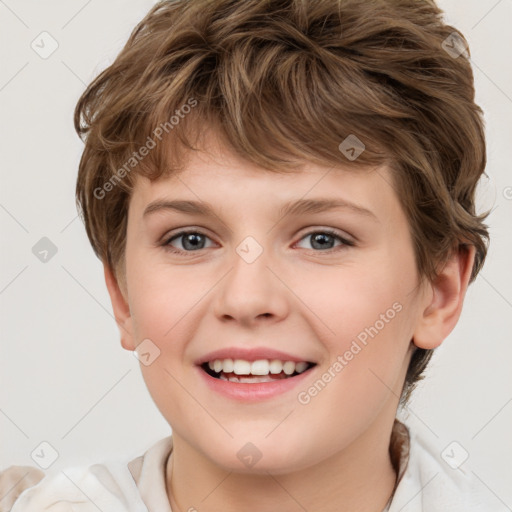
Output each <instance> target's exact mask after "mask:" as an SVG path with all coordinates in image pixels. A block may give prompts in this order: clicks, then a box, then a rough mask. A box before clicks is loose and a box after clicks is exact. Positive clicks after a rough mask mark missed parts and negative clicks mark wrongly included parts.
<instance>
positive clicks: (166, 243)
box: [162, 229, 356, 254]
mask: <svg viewBox="0 0 512 512" xmlns="http://www.w3.org/2000/svg"><path fill="white" fill-rule="evenodd" d="M190 234H195V235H202V236H204V237H206V238H210V237H209V236H208V235H207V234H206V233H203V232H202V231H199V230H197V229H191V230H184V231H180V232H179V233H176V234H174V235H172V236H171V237H170V238H167V239H166V241H164V242H163V243H162V246H163V247H164V249H165V250H166V251H169V252H171V253H175V254H193V253H195V252H199V251H201V250H202V249H197V250H196V251H183V250H181V249H176V248H175V247H173V246H172V245H170V243H171V242H172V241H173V240H176V239H178V238H180V237H182V236H185V235H190ZM315 234H326V235H329V236H332V237H333V238H336V239H338V240H339V241H340V242H342V245H341V246H338V247H337V248H336V247H333V248H331V249H326V250H324V251H320V250H315V249H306V250H309V251H313V252H315V253H329V254H331V253H332V252H336V251H337V250H343V249H345V248H346V247H354V246H355V245H356V244H355V243H354V242H353V241H351V240H347V239H346V238H344V237H343V236H341V235H340V234H339V233H338V232H336V231H334V230H332V229H319V230H315V231H310V232H308V233H306V234H305V235H304V236H303V237H301V238H300V240H299V242H300V241H301V240H303V239H304V238H307V237H308V236H311V235H315Z"/></svg>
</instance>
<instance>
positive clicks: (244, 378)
mask: <svg viewBox="0 0 512 512" xmlns="http://www.w3.org/2000/svg"><path fill="white" fill-rule="evenodd" d="M288 377H292V375H285V374H283V373H280V374H277V375H272V374H271V375H256V376H248V375H233V374H230V376H229V377H227V376H226V374H225V373H221V374H220V375H219V376H218V378H219V379H220V380H225V381H228V382H240V383H245V384H257V383H259V382H274V381H275V380H282V379H286V378H288Z"/></svg>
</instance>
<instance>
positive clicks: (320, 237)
mask: <svg viewBox="0 0 512 512" xmlns="http://www.w3.org/2000/svg"><path fill="white" fill-rule="evenodd" d="M312 236H313V242H312V245H313V247H314V246H315V243H319V244H320V249H322V248H325V246H326V245H329V239H332V237H331V235H327V234H325V233H317V234H315V235H312ZM326 239H327V241H326Z"/></svg>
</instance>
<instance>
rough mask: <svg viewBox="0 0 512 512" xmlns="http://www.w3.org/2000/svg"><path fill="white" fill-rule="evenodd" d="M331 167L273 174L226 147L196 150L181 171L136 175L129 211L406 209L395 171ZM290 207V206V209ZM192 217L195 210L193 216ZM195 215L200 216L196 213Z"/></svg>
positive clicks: (305, 166)
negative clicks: (193, 206) (181, 206)
mask: <svg viewBox="0 0 512 512" xmlns="http://www.w3.org/2000/svg"><path fill="white" fill-rule="evenodd" d="M342 159H343V155H341V154H340V165H336V166H327V165H318V164H313V163H309V162H300V165H299V166H298V167H297V169H294V170H285V171H278V172H276V171H270V170H268V169H264V168H262V167H259V166H258V165H256V164H254V163H252V162H249V161H247V160H244V159H242V158H241V157H239V156H238V155H235V154H234V153H232V152H230V151H229V150H227V149H225V148H224V147H222V146H216V147H215V149H214V150H212V149H211V148H210V149H207V150H200V151H193V152H190V153H189V154H188V155H187V163H186V166H185V167H184V169H183V170H181V171H180V172H178V173H174V174H169V175H162V176H161V177H160V178H158V179H157V180H154V181H150V180H149V179H147V178H145V177H142V176H140V175H137V176H136V178H135V181H134V189H133V192H132V196H131V200H130V212H132V213H133V214H134V215H135V214H136V215H137V217H141V216H143V215H144V213H145V212H146V213H147V210H148V209H151V208H152V207H154V205H155V203H158V202H160V203H162V202H165V201H173V200H182V201H189V202H192V201H193V202H198V203H203V204H204V205H206V208H205V210H209V209H211V208H215V209H216V210H217V209H218V210H223V209H228V210H229V209H230V208H231V207H232V208H233V211H235V212H238V213H242V211H250V212H251V213H254V214H257V213H259V212H261V213H263V212H264V211H265V210H269V209H270V210H272V211H273V212H274V213H275V211H276V210H283V208H285V207H290V205H291V203H292V202H297V201H299V200H300V201H302V203H304V202H305V201H309V202H310V210H311V211H313V210H314V209H315V207H317V206H318V204H317V205H316V206H315V204H313V203H314V202H315V200H319V199H321V200H323V201H338V202H345V203H346V204H350V205H351V206H350V207H349V208H351V207H352V206H353V207H355V208H352V211H353V212H354V211H355V210H356V209H357V208H359V210H360V211H359V213H362V210H363V209H364V210H368V211H370V212H372V213H373V214H374V215H375V216H376V217H382V216H388V217H389V216H390V215H398V214H400V211H399V210H401V207H400V202H399V200H398V196H397V194H396V191H395V189H394V185H393V179H392V176H391V173H390V170H389V169H388V168H387V167H386V166H381V167H375V168H354V167H351V168H348V167H347V166H346V164H345V165H344V164H343V160H342ZM288 209H289V208H288ZM191 213H192V212H191ZM194 213H197V212H196V211H194Z"/></svg>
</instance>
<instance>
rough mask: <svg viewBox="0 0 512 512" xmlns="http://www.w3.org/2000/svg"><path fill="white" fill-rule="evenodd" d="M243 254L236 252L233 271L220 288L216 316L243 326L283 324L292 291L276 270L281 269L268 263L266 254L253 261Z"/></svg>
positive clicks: (223, 280)
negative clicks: (288, 297) (280, 322)
mask: <svg viewBox="0 0 512 512" xmlns="http://www.w3.org/2000/svg"><path fill="white" fill-rule="evenodd" d="M240 254H242V256H240ZM240 254H239V253H238V252H235V254H234V257H233V259H232V262H233V265H232V268H231V269H230V270H229V271H228V273H227V275H226V276H225V277H224V278H223V279H222V280H221V282H220V283H219V285H218V288H217V295H216V299H215V303H214V312H215V315H216V316H217V317H218V318H219V319H220V320H221V321H222V322H228V321H231V322H237V323H239V324H241V325H244V326H253V325H256V324H258V323H261V322H269V321H274V322H278V321H281V320H283V319H284V318H285V317H286V315H287V314H288V311H289V303H288V299H287V294H289V293H290V291H289V290H288V289H287V287H286V285H285V284H284V283H283V281H285V280H284V279H283V277H282V276H279V271H277V272H276V269H275V268H273V267H276V268H277V267H278V266H277V265H273V264H272V262H271V261H269V260H270V258H269V257H268V254H267V252H266V251H265V250H263V252H262V253H261V254H260V255H259V256H257V257H256V259H254V260H252V258H251V257H249V258H247V257H245V255H244V253H243V251H242V252H240ZM251 260H252V261H251Z"/></svg>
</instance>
